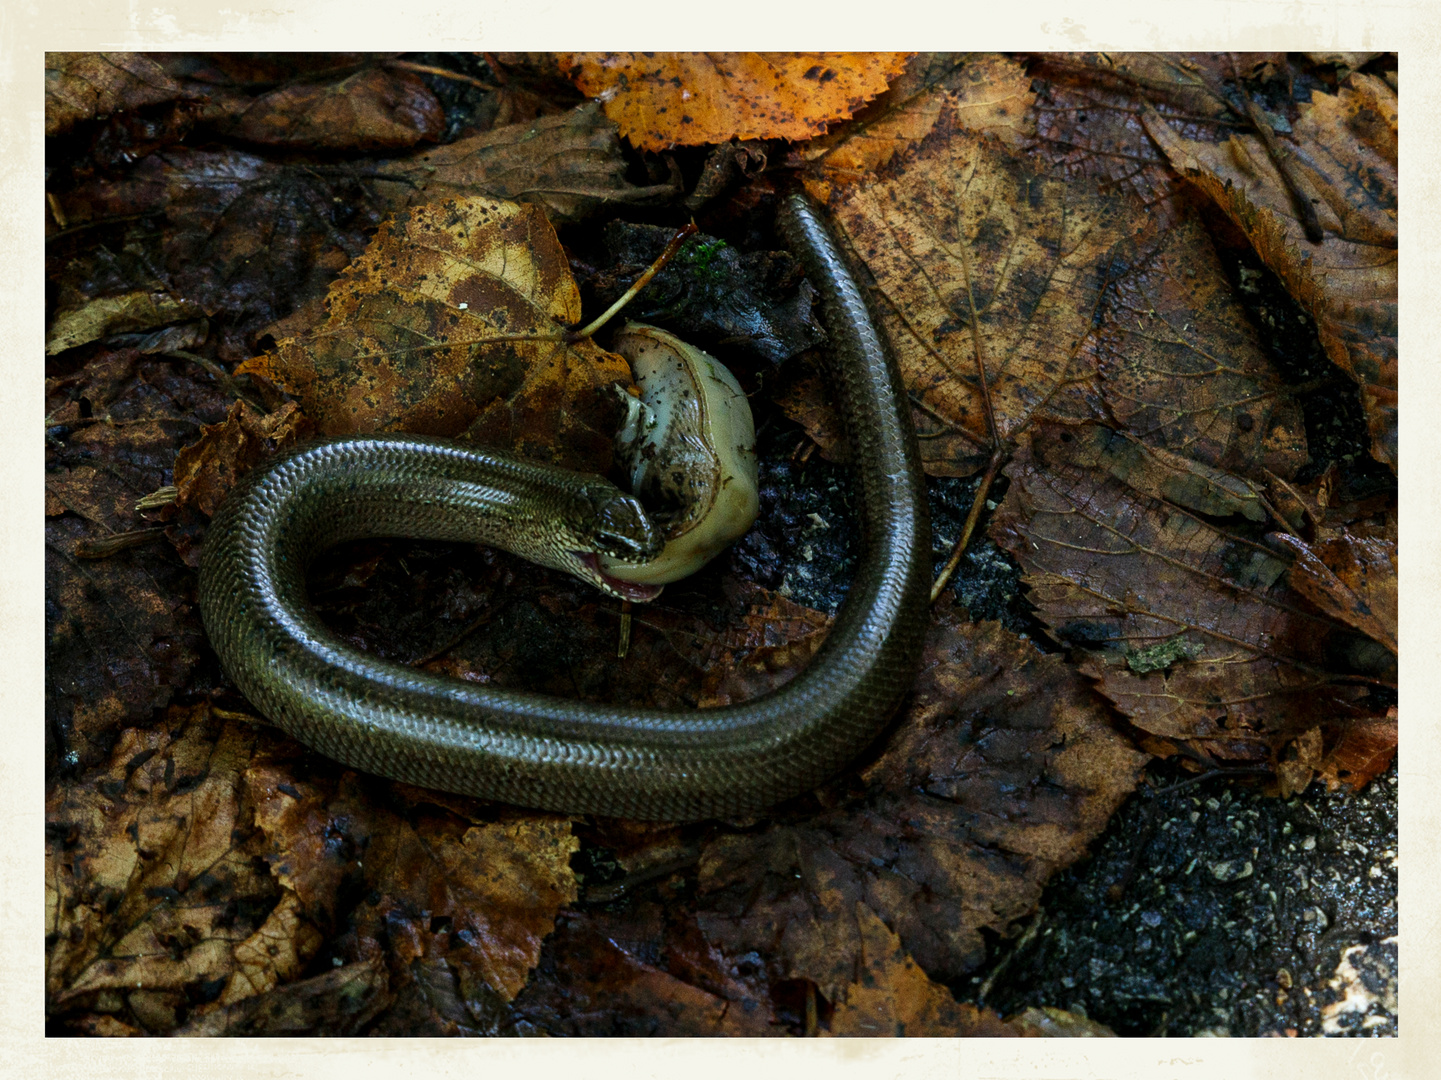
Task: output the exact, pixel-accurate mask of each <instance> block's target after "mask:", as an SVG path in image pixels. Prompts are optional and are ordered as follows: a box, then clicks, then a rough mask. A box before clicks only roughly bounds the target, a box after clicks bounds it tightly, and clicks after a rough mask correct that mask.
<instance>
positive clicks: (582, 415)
mask: <svg viewBox="0 0 1441 1080" xmlns="http://www.w3.org/2000/svg"><path fill="white" fill-rule="evenodd" d="M327 309H328V313H327V318H326V321H325V323H324V324H323V325H322V326H319V327H317V328H315V329H314V330H312V331H311V332H310V333H308V334H304V335H301V336H299V337H296V338H287V339H284V340H282V341H280V342H279V343H278V344H277V346H276V348H275V351H274V352H272V353H269V354H267V355H265V356H261V357H256V358H254V359H252V360H249V361H247V362H246V363H245V364H244V365H242V366H241V367H240V368H239V369H238V371H239V372H242V373H257V374H260V375H262V376H264V377H265V378H267V379H269V380H271V381H272V382H275V383H277V384H279V385H280V386H282V387H284V388H285V389H286V390H287V391H289V392H290V393H292V394H294V395H295V397H296V398H297V399H298V401H299V403H300V405H301V408H302V409H303V410H304V411H305V413H306V415H308V416H310V417H311V418H312V419H314V421H315V423H316V426H317V427H318V428H319V430H320V431H321V432H322V433H323V434H327V435H342V434H351V433H355V432H370V431H409V432H413V433H416V434H422V435H446V436H463V437H465V438H467V439H469V440H471V441H475V442H478V443H481V444H484V445H490V446H502V447H506V448H509V449H510V450H512V451H513V452H515V453H516V454H518V455H520V456H522V457H530V458H534V459H539V460H547V461H553V462H555V463H557V464H562V465H566V466H568V467H571V468H584V469H588V470H590V471H595V472H604V471H605V469H606V468H607V467H608V466H609V461H610V449H611V440H612V433H613V432H614V430H615V428H616V426H617V415H618V414H617V409H618V407H619V406H618V404H617V401H616V399H615V398H614V396H613V395H612V394H610V393H608V392H607V388H608V387H610V386H612V385H616V384H621V385H624V384H627V383H629V381H630V369H629V367H628V366H627V365H626V363H625V361H624V360H622V359H621V358H620V357H618V356H615V355H614V354H612V353H608V352H605V351H604V350H602V349H600V348H599V347H598V346H596V345H595V344H594V343H593V342H591V341H590V340H588V339H587V340H581V341H576V342H569V341H567V340H565V337H564V335H565V331H566V329H567V327H569V326H570V325H571V324H574V323H577V322H579V321H580V293H579V291H578V290H577V288H576V285H575V282H574V280H573V279H572V278H571V275H570V268H569V266H568V264H567V262H566V259H565V253H564V251H563V250H562V249H561V246H560V242H559V240H558V239H557V238H556V235H555V231H554V230H553V229H552V228H551V226H550V223H549V222H548V221H547V220H546V218H545V215H544V213H543V212H542V211H541V210H539V209H538V208H536V207H531V206H522V205H520V204H518V203H510V202H503V201H501V200H497V199H490V198H486V197H483V196H476V197H473V198H470V199H464V200H460V199H448V200H446V201H444V202H441V203H434V204H430V205H428V206H425V207H421V208H418V209H416V210H413V211H401V212H400V213H399V214H398V215H396V216H395V217H394V218H393V219H392V220H390V221H389V222H387V223H386V224H385V225H384V226H383V227H382V228H381V230H380V231H379V232H378V233H377V234H376V237H375V239H374V240H373V241H372V242H371V244H370V245H369V247H368V248H367V249H366V252H365V253H364V254H363V255H362V256H361V257H359V258H358V259H356V260H355V262H354V263H352V264H351V266H350V267H348V268H347V270H346V273H345V275H344V276H342V277H341V278H340V279H339V280H337V281H336V282H335V284H334V285H333V286H332V287H331V289H330V293H329V296H328V299H327Z"/></svg>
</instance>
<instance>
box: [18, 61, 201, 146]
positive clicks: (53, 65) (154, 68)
mask: <svg viewBox="0 0 1441 1080" xmlns="http://www.w3.org/2000/svg"><path fill="white" fill-rule="evenodd" d="M181 96H182V91H181V89H180V87H179V86H178V85H177V84H176V83H175V82H174V81H173V80H172V79H171V78H170V77H169V76H168V75H166V74H165V71H164V70H163V69H162V68H161V67H160V65H159V64H157V63H156V62H155V61H154V60H152V59H150V58H149V57H147V56H142V55H140V54H139V53H123V52H118V53H65V52H52V53H46V54H45V134H46V135H61V134H63V133H65V132H67V131H69V130H70V129H71V128H73V127H74V126H75V125H76V124H78V123H80V122H81V121H83V120H91V119H94V118H95V117H100V116H108V115H109V114H110V113H114V112H120V111H121V110H122V109H136V108H140V107H141V106H144V105H156V104H159V103H161V102H165V101H174V100H175V99H176V98H178V97H181Z"/></svg>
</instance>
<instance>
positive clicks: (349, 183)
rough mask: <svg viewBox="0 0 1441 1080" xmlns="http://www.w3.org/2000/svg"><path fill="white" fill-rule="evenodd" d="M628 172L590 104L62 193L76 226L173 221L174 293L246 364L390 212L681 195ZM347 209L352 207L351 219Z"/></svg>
mask: <svg viewBox="0 0 1441 1080" xmlns="http://www.w3.org/2000/svg"><path fill="white" fill-rule="evenodd" d="M627 168H628V165H627V163H626V160H625V158H624V156H623V155H622V153H621V149H620V141H619V138H618V137H617V135H616V128H615V125H614V124H612V123H611V122H610V121H609V120H607V119H606V118H605V117H604V116H603V115H602V114H601V113H600V111H599V108H598V106H593V105H591V106H586V107H584V108H581V109H573V110H570V111H569V112H566V113H563V114H561V115H559V116H546V117H541V118H540V119H538V120H536V121H534V122H533V123H530V122H527V123H518V124H512V125H509V126H506V127H503V128H497V129H495V130H493V131H489V132H486V133H484V134H482V135H477V136H473V137H470V138H465V139H461V140H458V141H457V142H455V143H452V144H450V145H447V146H442V147H437V148H435V149H434V150H431V151H429V152H427V153H423V154H415V155H412V156H410V157H407V158H393V159H390V160H388V161H382V162H378V163H374V164H371V163H366V165H365V167H364V168H358V167H351V166H333V167H329V168H327V169H325V170H324V171H320V170H317V169H316V168H314V167H313V166H312V165H309V164H305V163H298V164H286V163H278V162H271V161H267V160H265V159H263V158H261V157H258V156H257V155H255V154H249V153H245V152H243V151H241V150H236V149H233V148H228V147H225V148H218V149H192V148H190V147H186V146H173V147H170V148H168V149H165V150H163V151H160V152H157V153H152V154H150V155H148V156H147V157H145V158H143V159H142V160H141V161H139V162H137V163H136V164H135V165H134V166H133V167H132V168H130V169H129V170H128V172H127V173H126V174H125V175H124V176H123V177H121V178H119V179H112V178H111V177H108V176H107V177H104V178H100V179H96V180H94V181H91V182H89V183H86V184H84V185H82V186H80V187H78V188H76V189H73V190H71V191H68V192H63V193H61V194H60V195H58V196H57V198H58V201H59V204H60V205H61V207H62V208H63V213H64V214H65V216H66V219H67V220H68V221H69V223H70V224H71V226H72V227H80V226H83V225H86V224H87V223H93V222H96V221H98V220H101V219H104V218H109V217H123V216H128V215H137V214H138V215H147V214H162V213H163V214H164V215H165V219H166V222H167V224H166V228H165V229H164V231H163V235H162V238H161V245H162V254H163V259H164V264H165V266H166V268H167V269H168V272H169V274H170V278H171V286H172V291H173V292H174V293H175V295H176V296H178V297H180V298H183V299H184V300H185V301H188V302H191V303H194V304H196V305H198V306H199V307H201V308H203V309H204V310H205V311H207V312H209V313H211V314H213V315H217V316H219V317H220V336H219V340H218V344H219V346H220V358H221V359H223V360H225V361H226V362H227V363H238V362H240V361H242V360H245V359H246V358H248V357H249V356H251V355H252V354H253V352H254V348H253V344H252V343H253V340H254V339H255V337H257V336H258V335H259V334H260V333H261V332H262V331H263V330H265V329H267V328H269V327H270V326H271V325H272V324H274V323H275V322H276V321H277V320H278V319H280V318H281V317H283V316H285V315H286V314H287V313H289V312H291V311H293V310H295V309H296V308H299V307H302V306H304V305H305V304H306V303H307V302H308V301H312V300H318V298H319V297H321V296H323V295H324V294H325V291H326V289H327V288H328V287H329V285H330V284H331V283H332V282H333V280H334V278H335V275H336V274H337V273H339V272H340V271H341V270H342V269H343V268H344V267H345V266H346V265H347V264H348V263H349V262H350V261H351V259H352V258H354V257H356V256H358V255H359V254H360V252H361V251H362V250H363V249H364V247H365V244H366V241H367V233H368V232H369V231H370V230H372V229H373V228H374V227H375V225H377V224H378V223H379V221H380V220H381V218H382V217H383V216H384V213H385V211H387V210H395V209H401V208H404V207H407V206H410V205H412V204H420V203H427V202H434V201H440V200H443V199H445V198H447V197H452V196H462V197H463V196H468V195H472V194H474V193H476V192H477V191H480V192H489V193H491V194H493V195H496V196H497V197H505V198H516V199H518V200H521V201H524V202H531V203H536V204H538V205H542V206H544V207H546V209H547V210H548V211H549V213H550V214H551V215H552V217H553V218H554V220H557V221H573V220H576V219H578V218H581V217H584V216H587V215H589V214H592V213H594V212H595V211H596V210H598V209H599V208H601V207H603V206H606V205H615V204H631V205H634V204H641V203H646V202H655V201H657V200H659V199H663V198H666V197H669V196H671V195H674V194H675V193H676V187H675V185H674V184H672V183H664V184H656V185H652V186H636V185H635V184H633V183H631V182H630V181H629V180H627V179H626V171H627ZM337 206H344V207H345V208H346V211H347V214H346V216H345V217H344V218H343V219H342V220H339V221H337V219H336V214H335V208H336V207H337ZM47 220H48V218H47ZM47 227H50V226H47Z"/></svg>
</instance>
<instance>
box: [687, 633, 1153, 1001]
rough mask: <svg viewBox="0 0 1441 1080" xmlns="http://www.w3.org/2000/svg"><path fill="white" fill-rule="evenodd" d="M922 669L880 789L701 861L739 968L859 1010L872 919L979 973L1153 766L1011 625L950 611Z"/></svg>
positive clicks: (920, 959) (923, 955)
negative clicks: (793, 982) (755, 966)
mask: <svg viewBox="0 0 1441 1080" xmlns="http://www.w3.org/2000/svg"><path fill="white" fill-rule="evenodd" d="M923 663H924V668H923V671H922V674H921V676H920V678H919V680H918V682H917V689H916V694H915V698H914V702H913V704H912V706H911V708H910V710H909V712H908V713H907V715H906V716H905V717H904V718H903V720H902V721H901V724H900V727H899V728H898V729H897V730H896V731H895V733H894V734H892V735H891V736H890V738H889V739H888V741H887V743H886V749H885V751H884V753H883V755H882V757H881V758H880V759H879V760H878V761H876V762H875V763H873V764H872V765H871V766H870V767H869V768H867V769H866V770H865V772H864V773H863V774H862V780H863V782H864V783H865V785H866V789H865V792H864V794H862V795H860V796H859V797H857V798H853V799H851V800H848V801H846V802H845V803H844V804H843V805H841V806H839V807H837V808H835V809H832V810H827V811H823V812H821V813H819V814H814V815H811V816H808V817H806V818H804V819H802V820H801V821H798V822H794V823H781V824H774V825H771V826H770V827H768V828H766V829H764V830H763V831H760V832H756V833H734V834H729V835H724V836H721V837H719V838H717V839H716V840H714V841H713V842H711V843H710V844H709V845H708V846H707V848H706V849H705V851H704V853H703V854H702V858H701V865H700V884H699V894H698V897H697V907H698V911H697V916H696V917H697V920H698V923H699V925H700V927H701V929H702V930H703V931H704V933H705V935H706V937H707V939H709V940H710V941H711V942H712V943H713V944H715V945H717V946H719V947H720V948H721V949H722V950H723V951H724V952H725V953H726V954H727V955H729V956H739V955H741V954H744V953H749V952H751V951H752V950H754V951H755V952H757V953H759V955H760V956H761V957H763V958H764V959H765V963H766V965H767V972H768V975H769V978H770V981H771V983H772V984H775V983H777V982H781V981H784V980H789V979H809V980H810V981H812V982H814V983H815V984H816V986H817V987H818V988H819V989H820V992H821V993H822V994H823V995H824V996H825V997H826V998H827V999H828V1000H829V1001H830V1002H831V1003H833V1004H839V1003H840V1002H843V1001H844V1002H849V1001H850V994H851V992H852V991H853V990H855V989H856V988H858V987H862V988H863V987H864V972H865V970H866V963H865V960H864V957H865V952H866V949H867V948H868V946H867V944H866V943H867V941H868V935H870V934H872V933H873V932H874V928H873V925H872V923H871V921H870V916H871V915H872V914H873V915H875V916H879V918H880V919H881V920H883V921H884V923H885V925H886V926H888V927H890V928H891V931H892V932H894V934H895V935H896V936H897V937H898V938H899V941H900V944H901V947H902V948H903V949H904V950H905V952H906V953H907V954H909V955H910V956H911V957H912V958H913V959H914V960H915V962H916V963H917V964H918V965H919V966H920V968H921V969H922V970H923V971H924V972H925V973H926V974H927V975H928V976H929V977H930V978H932V979H936V980H939V981H950V980H953V979H956V978H958V977H960V976H961V975H963V974H965V973H966V972H968V971H971V970H972V969H974V967H975V966H976V965H977V964H979V963H980V962H981V960H982V959H983V958H984V956H985V945H984V941H983V939H982V936H981V930H982V928H986V929H989V930H991V931H993V932H996V933H1006V932H1007V931H1008V929H1009V928H1010V926H1011V924H1012V923H1013V922H1014V920H1016V919H1018V918H1021V917H1022V916H1024V915H1025V914H1026V913H1028V912H1029V911H1031V910H1032V908H1033V906H1034V904H1035V902H1036V900H1037V898H1038V897H1039V896H1040V890H1041V887H1042V885H1043V884H1044V882H1045V881H1046V880H1047V879H1048V878H1049V877H1050V875H1051V874H1052V873H1053V872H1054V871H1055V870H1057V869H1059V868H1060V867H1062V866H1065V865H1067V864H1069V863H1070V862H1072V861H1074V860H1075V859H1077V858H1078V857H1080V855H1081V854H1082V852H1083V851H1084V850H1085V847H1086V845H1087V844H1088V843H1089V842H1090V840H1091V839H1093V838H1094V837H1095V836H1096V835H1098V834H1099V832H1100V830H1101V829H1102V828H1103V827H1104V825H1105V822H1106V820H1107V818H1108V817H1109V815H1110V813H1111V811H1112V810H1113V809H1114V808H1115V807H1116V806H1117V805H1119V803H1120V801H1121V799H1123V798H1124V797H1125V795H1126V794H1127V793H1128V792H1129V791H1130V789H1131V788H1132V786H1133V785H1134V783H1135V780H1136V777H1137V776H1138V775H1139V772H1140V769H1141V766H1142V764H1143V763H1144V761H1145V756H1144V755H1142V754H1139V753H1137V752H1136V751H1134V750H1132V749H1131V748H1130V746H1129V745H1128V744H1127V743H1126V741H1125V739H1123V738H1122V737H1121V736H1119V735H1118V734H1116V733H1115V732H1114V731H1113V730H1112V729H1111V727H1110V724H1109V721H1108V720H1107V718H1106V715H1105V711H1104V709H1103V708H1102V707H1101V705H1100V703H1099V702H1098V701H1097V700H1096V698H1095V697H1094V695H1093V694H1092V692H1091V690H1090V688H1089V686H1088V685H1087V684H1086V681H1085V680H1084V679H1083V678H1081V677H1080V676H1079V675H1077V674H1076V673H1074V672H1073V671H1071V670H1069V669H1068V668H1067V667H1066V665H1065V664H1064V663H1063V662H1062V661H1061V660H1060V658H1059V657H1050V656H1043V655H1041V654H1040V653H1038V652H1036V651H1035V648H1034V647H1033V646H1031V645H1030V644H1028V643H1026V642H1023V641H1020V640H1019V639H1017V638H1015V637H1014V636H1012V635H1011V634H1010V633H1008V632H1007V631H1005V630H1002V629H1001V628H1000V626H999V625H997V624H994V623H987V624H981V625H958V624H957V623H956V621H955V617H954V615H949V614H948V615H945V616H944V617H943V618H942V619H941V620H940V621H938V622H937V624H936V625H935V626H934V627H933V628H932V631H931V635H930V638H929V640H928V644H927V646H926V653H925V660H924V661H923ZM858 903H859V904H861V905H862V907H861V908H858V907H857V904H858ZM858 911H859V912H861V914H858ZM862 993H864V990H862Z"/></svg>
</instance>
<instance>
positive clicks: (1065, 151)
mask: <svg viewBox="0 0 1441 1080" xmlns="http://www.w3.org/2000/svg"><path fill="white" fill-rule="evenodd" d="M1199 74H1200V73H1199V72H1198V71H1197V70H1195V69H1194V68H1193V67H1192V66H1190V58H1189V57H1187V56H1186V55H1183V54H1178V53H1127V54H1121V55H1117V56H1112V55H1110V54H1105V55H1102V54H1094V53H1091V54H1087V53H1077V54H1066V53H1042V54H1040V55H1038V56H1036V57H1034V61H1033V64H1032V75H1033V76H1034V77H1035V79H1036V87H1037V90H1038V96H1037V101H1036V105H1035V109H1034V117H1035V126H1036V137H1035V140H1034V141H1033V142H1030V143H1023V145H1022V146H1021V148H1020V149H1022V150H1023V151H1026V152H1029V153H1031V154H1034V155H1035V156H1036V157H1037V158H1039V160H1041V161H1044V162H1047V163H1049V165H1050V166H1051V168H1052V169H1053V170H1054V171H1055V173H1056V174H1057V175H1060V176H1065V177H1068V178H1072V179H1078V178H1081V177H1087V178H1090V179H1092V180H1096V181H1100V182H1101V184H1102V186H1103V189H1104V190H1108V191H1113V192H1118V193H1122V194H1124V195H1125V196H1126V198H1127V200H1128V201H1129V202H1130V203H1131V204H1132V205H1133V206H1137V207H1142V208H1144V209H1145V211H1146V214H1147V216H1148V217H1149V218H1150V219H1151V221H1152V222H1153V223H1154V226H1155V227H1156V228H1157V229H1165V228H1170V227H1172V226H1174V225H1176V224H1179V223H1180V222H1181V221H1184V220H1185V219H1186V218H1187V217H1189V216H1190V210H1189V207H1188V206H1187V203H1186V199H1185V194H1186V185H1185V184H1184V183H1182V182H1180V181H1178V180H1177V179H1176V176H1175V173H1174V172H1173V171H1172V170H1171V169H1170V168H1169V166H1168V164H1167V162H1166V157H1165V154H1163V153H1162V152H1161V151H1160V149H1159V148H1158V147H1157V146H1156V144H1155V142H1153V141H1152V140H1151V138H1150V137H1149V136H1148V135H1147V134H1146V129H1145V127H1144V126H1143V125H1142V123H1141V118H1140V106H1141V104H1142V103H1143V102H1147V101H1149V102H1150V103H1151V104H1152V105H1153V107H1155V108H1156V109H1158V110H1159V111H1161V112H1162V113H1164V114H1165V116H1166V117H1167V120H1168V121H1169V122H1170V123H1172V124H1175V125H1176V126H1177V127H1178V129H1179V130H1182V131H1184V132H1185V133H1186V134H1187V135H1189V136H1190V137H1192V138H1200V139H1206V138H1211V137H1214V135H1215V133H1216V132H1217V131H1218V130H1220V131H1226V130H1229V129H1230V128H1231V127H1233V126H1234V125H1235V123H1236V122H1235V120H1234V118H1232V117H1231V115H1230V113H1229V110H1228V109H1227V107H1226V105H1225V103H1224V102H1222V101H1220V100H1219V99H1217V98H1216V97H1214V96H1213V95H1211V94H1210V93H1209V92H1208V91H1207V90H1206V88H1205V87H1204V86H1203V85H1202V83H1201V80H1200V77H1199Z"/></svg>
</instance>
